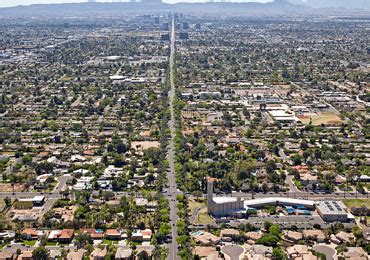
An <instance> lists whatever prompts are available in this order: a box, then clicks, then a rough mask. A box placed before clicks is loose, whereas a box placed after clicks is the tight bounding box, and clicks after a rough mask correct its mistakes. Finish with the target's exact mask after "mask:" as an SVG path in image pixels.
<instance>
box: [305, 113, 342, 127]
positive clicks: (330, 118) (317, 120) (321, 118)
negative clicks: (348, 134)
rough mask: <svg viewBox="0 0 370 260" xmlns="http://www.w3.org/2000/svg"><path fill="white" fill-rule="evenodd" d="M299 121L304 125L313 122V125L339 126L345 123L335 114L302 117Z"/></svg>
mask: <svg viewBox="0 0 370 260" xmlns="http://www.w3.org/2000/svg"><path fill="white" fill-rule="evenodd" d="M299 119H300V120H301V121H302V123H303V124H305V125H308V124H309V123H310V121H311V120H312V125H321V124H325V125H338V124H341V123H343V120H342V119H340V117H339V116H337V115H335V114H333V113H323V114H317V115H315V116H300V117H299Z"/></svg>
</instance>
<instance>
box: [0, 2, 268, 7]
mask: <svg viewBox="0 0 370 260" xmlns="http://www.w3.org/2000/svg"><path fill="white" fill-rule="evenodd" d="M271 1H272V0H241V2H261V3H263V2H271ZM84 2H88V0H80V1H78V0H4V1H1V2H0V8H2V7H13V6H18V5H31V4H61V3H84ZM96 2H107V3H109V2H118V1H117V0H109V1H102V0H96ZM122 2H125V0H122ZM127 2H128V1H127ZM163 2H165V3H179V2H206V0H186V1H184V0H163Z"/></svg>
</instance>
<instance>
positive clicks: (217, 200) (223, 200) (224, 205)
mask: <svg viewBox="0 0 370 260" xmlns="http://www.w3.org/2000/svg"><path fill="white" fill-rule="evenodd" d="M213 182H214V181H213V180H208V182H207V199H208V213H209V214H211V215H214V216H227V215H232V214H233V213H236V212H238V211H245V208H244V200H242V199H241V198H235V197H213Z"/></svg>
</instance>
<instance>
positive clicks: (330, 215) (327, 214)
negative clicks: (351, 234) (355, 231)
mask: <svg viewBox="0 0 370 260" xmlns="http://www.w3.org/2000/svg"><path fill="white" fill-rule="evenodd" d="M316 208H317V212H318V213H319V215H320V216H321V218H322V219H323V220H324V221H327V222H335V221H338V222H348V221H350V220H351V219H353V216H352V214H350V213H348V212H347V208H346V206H345V205H344V204H343V202H341V201H321V202H319V203H318V204H317V206H316Z"/></svg>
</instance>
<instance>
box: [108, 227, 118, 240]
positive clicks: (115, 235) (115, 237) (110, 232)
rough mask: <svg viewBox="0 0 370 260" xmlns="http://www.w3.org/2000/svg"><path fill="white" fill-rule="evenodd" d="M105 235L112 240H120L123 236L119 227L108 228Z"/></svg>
mask: <svg viewBox="0 0 370 260" xmlns="http://www.w3.org/2000/svg"><path fill="white" fill-rule="evenodd" d="M105 237H106V238H107V239H110V240H119V239H120V238H121V232H120V231H119V230H117V229H107V230H106V231H105Z"/></svg>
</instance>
